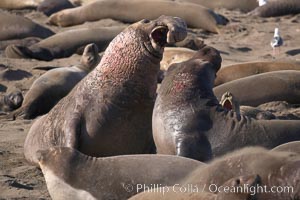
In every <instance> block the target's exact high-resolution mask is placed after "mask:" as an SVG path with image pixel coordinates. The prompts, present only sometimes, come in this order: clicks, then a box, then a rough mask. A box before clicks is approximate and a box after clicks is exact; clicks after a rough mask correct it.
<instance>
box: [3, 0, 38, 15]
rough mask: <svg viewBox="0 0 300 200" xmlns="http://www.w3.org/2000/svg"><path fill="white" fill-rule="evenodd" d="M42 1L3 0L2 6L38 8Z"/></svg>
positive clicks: (9, 7)
mask: <svg viewBox="0 0 300 200" xmlns="http://www.w3.org/2000/svg"><path fill="white" fill-rule="evenodd" d="M41 1H42V0H1V1H0V8H4V9H24V8H36V7H37V6H38V5H39V3H40V2H41ZM0 18H1V17H0Z"/></svg>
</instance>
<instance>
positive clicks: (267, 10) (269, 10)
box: [249, 0, 300, 17]
mask: <svg viewBox="0 0 300 200" xmlns="http://www.w3.org/2000/svg"><path fill="white" fill-rule="evenodd" d="M298 13H300V1H299V0H277V1H270V2H267V3H266V4H265V5H263V6H259V7H257V8H256V9H255V10H253V11H252V12H250V13H249V14H250V15H256V16H260V17H277V16H282V15H291V14H298Z"/></svg>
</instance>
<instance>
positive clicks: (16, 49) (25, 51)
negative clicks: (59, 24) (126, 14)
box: [5, 26, 124, 61]
mask: <svg viewBox="0 0 300 200" xmlns="http://www.w3.org/2000/svg"><path fill="white" fill-rule="evenodd" d="M123 29H124V27H123V26H120V27H119V26H116V27H103V28H82V29H73V30H69V31H65V32H62V33H57V34H55V35H54V36H52V37H49V38H47V39H45V40H42V41H40V42H38V43H36V44H34V45H31V46H29V47H27V46H17V45H10V46H8V47H7V48H6V49H5V54H6V57H8V58H34V59H37V60H45V61H50V60H53V59H55V58H64V57H69V56H71V55H72V54H74V53H75V52H76V51H77V50H78V49H79V48H81V47H83V46H85V45H87V44H89V43H95V44H96V45H97V47H98V49H99V51H104V50H105V49H106V47H107V46H108V44H109V43H110V42H111V41H112V40H113V38H114V37H116V36H117V35H118V34H119V33H120V32H121V31H122V30H123ZM70 35H76V37H70Z"/></svg>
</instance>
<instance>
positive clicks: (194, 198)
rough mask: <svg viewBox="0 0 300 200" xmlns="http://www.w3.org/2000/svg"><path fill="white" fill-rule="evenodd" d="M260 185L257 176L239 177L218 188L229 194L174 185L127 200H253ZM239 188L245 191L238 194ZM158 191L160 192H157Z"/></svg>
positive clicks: (259, 179)
mask: <svg viewBox="0 0 300 200" xmlns="http://www.w3.org/2000/svg"><path fill="white" fill-rule="evenodd" d="M260 184H261V178H260V177H259V176H258V175H256V174H255V175H247V176H239V177H234V178H232V179H229V180H228V181H226V182H225V183H224V184H222V185H220V187H219V188H228V189H229V188H230V190H231V191H230V192H228V191H229V190H228V191H225V189H224V191H222V189H221V190H220V192H218V193H216V194H215V193H211V192H203V191H202V188H198V187H197V186H196V185H194V187H193V186H191V185H190V186H189V185H188V184H186V185H179V186H177V185H175V186H173V187H164V188H158V189H157V190H156V191H155V192H151V191H145V192H142V193H139V194H137V195H135V196H133V197H131V198H130V199H129V200H154V199H159V200H170V199H172V200H245V199H247V200H255V199H257V195H256V194H255V193H254V192H255V191H254V192H251V191H253V189H255V188H257V186H259V185H260ZM240 188H245V191H243V192H239V191H240ZM157 191H160V192H157Z"/></svg>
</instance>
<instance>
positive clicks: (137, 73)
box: [24, 16, 187, 164]
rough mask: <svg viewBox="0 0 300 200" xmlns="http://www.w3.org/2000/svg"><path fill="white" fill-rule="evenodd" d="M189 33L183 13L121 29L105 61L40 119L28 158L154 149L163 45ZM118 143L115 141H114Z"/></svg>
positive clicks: (29, 141) (33, 130)
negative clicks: (48, 152) (58, 150)
mask: <svg viewBox="0 0 300 200" xmlns="http://www.w3.org/2000/svg"><path fill="white" fill-rule="evenodd" d="M186 35H187V30H186V24H185V22H184V21H183V20H182V19H180V18H178V17H169V16H161V17H159V18H158V19H156V20H153V21H150V20H147V19H144V20H142V21H140V22H137V23H135V24H133V25H131V26H129V27H128V28H126V29H125V30H124V31H123V32H121V33H120V34H119V35H118V36H117V37H116V38H115V39H114V40H113V41H112V42H111V43H110V45H109V46H108V47H107V49H106V51H105V53H104V55H103V57H102V59H101V62H100V64H99V65H98V66H97V67H96V68H95V69H94V70H93V71H92V72H91V73H90V74H88V75H87V76H86V77H85V78H84V79H83V80H82V81H81V82H80V83H79V84H77V85H76V87H75V88H74V89H73V90H72V91H71V92H70V93H69V94H68V95H67V96H66V97H65V98H63V99H62V100H61V101H60V102H59V103H58V104H56V106H55V107H54V108H53V109H52V110H51V111H50V112H49V113H48V114H47V115H44V116H42V117H41V118H39V119H38V120H37V121H35V122H34V123H33V125H32V127H31V128H30V130H29V133H28V135H27V138H26V140H25V144H24V154H25V158H26V159H27V160H28V161H30V162H31V163H35V164H37V159H36V157H35V152H36V151H37V150H40V149H47V148H49V147H52V146H67V147H73V148H75V149H78V150H79V151H81V152H82V153H84V154H87V155H91V156H96V157H100V156H111V155H121V154H140V153H152V152H154V143H153V137H152V129H151V116H152V111H153V106H154V101H155V97H156V87H157V75H158V72H159V63H160V61H161V59H162V55H163V51H164V47H165V45H166V44H167V43H176V42H178V41H181V40H183V39H184V38H185V37H186ZM112 144H114V145H112Z"/></svg>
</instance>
